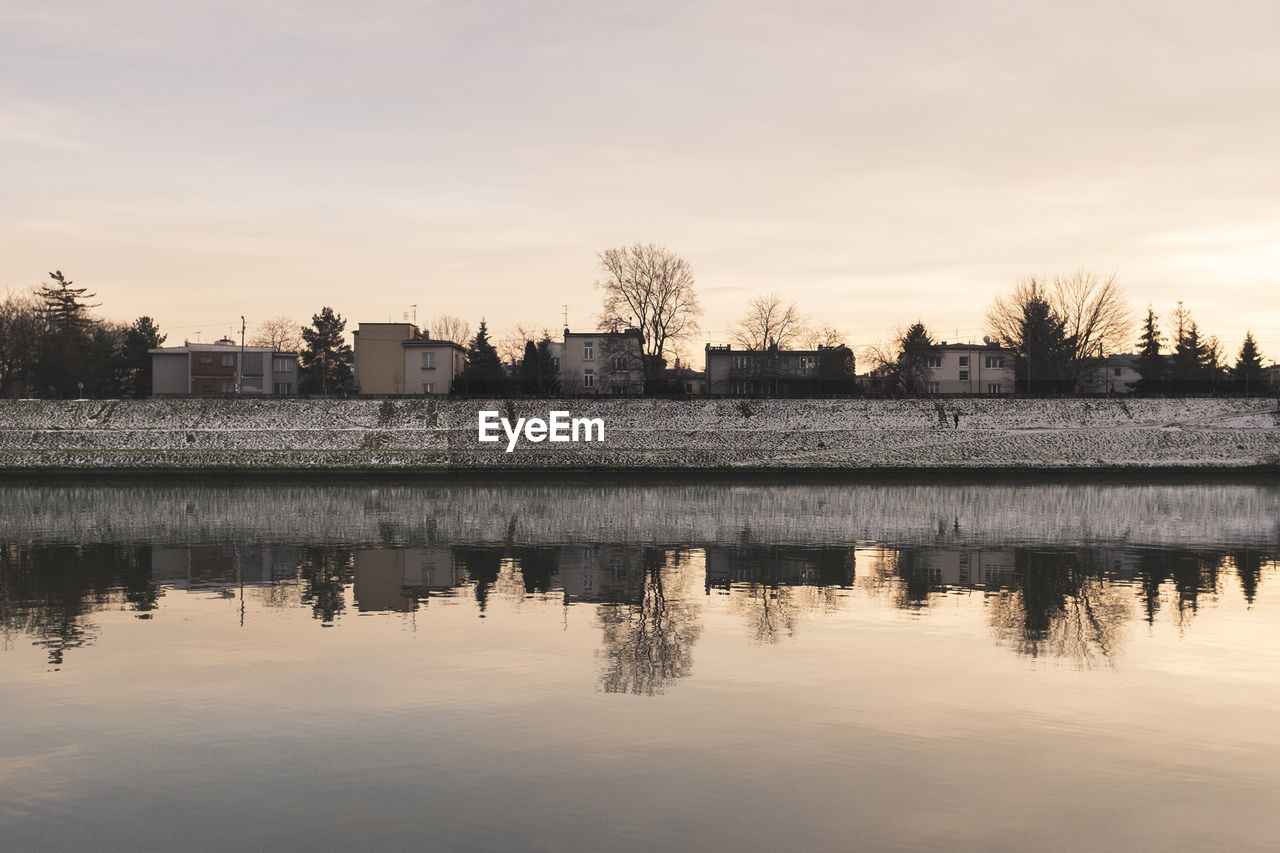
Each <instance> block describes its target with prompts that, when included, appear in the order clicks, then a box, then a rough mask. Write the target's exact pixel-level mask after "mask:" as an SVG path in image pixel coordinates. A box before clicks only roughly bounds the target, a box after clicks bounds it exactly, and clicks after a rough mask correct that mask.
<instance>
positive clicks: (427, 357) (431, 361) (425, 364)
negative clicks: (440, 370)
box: [422, 350, 436, 370]
mask: <svg viewBox="0 0 1280 853" xmlns="http://www.w3.org/2000/svg"><path fill="white" fill-rule="evenodd" d="M422 369H423V370H435V369H436V354H435V353H433V352H431V351H430V350H428V351H427V352H424V353H423V354H422Z"/></svg>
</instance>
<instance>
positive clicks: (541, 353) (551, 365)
mask: <svg viewBox="0 0 1280 853" xmlns="http://www.w3.org/2000/svg"><path fill="white" fill-rule="evenodd" d="M538 393H539V394H541V395H543V396H551V395H553V394H559V393H560V371H559V370H558V369H557V366H556V357H555V354H554V353H553V352H552V350H551V336H550V335H543V336H542V340H540V341H538Z"/></svg>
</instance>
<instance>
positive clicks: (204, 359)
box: [200, 355, 213, 364]
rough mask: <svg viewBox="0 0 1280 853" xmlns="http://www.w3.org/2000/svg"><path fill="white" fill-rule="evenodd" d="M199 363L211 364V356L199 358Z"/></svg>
mask: <svg viewBox="0 0 1280 853" xmlns="http://www.w3.org/2000/svg"><path fill="white" fill-rule="evenodd" d="M200 363H201V364H213V356H211V355H202V356H200Z"/></svg>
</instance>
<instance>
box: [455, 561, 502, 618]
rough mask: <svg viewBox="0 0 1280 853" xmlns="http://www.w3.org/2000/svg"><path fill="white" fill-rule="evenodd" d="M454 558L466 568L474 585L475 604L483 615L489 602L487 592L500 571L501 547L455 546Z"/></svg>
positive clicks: (491, 587)
mask: <svg viewBox="0 0 1280 853" xmlns="http://www.w3.org/2000/svg"><path fill="white" fill-rule="evenodd" d="M453 555H454V560H456V561H457V562H458V563H460V564H461V565H462V567H463V568H464V569H466V570H467V576H468V577H470V578H471V581H472V583H474V584H475V585H476V586H475V594H476V604H477V605H479V607H480V615H481V616H482V617H483V616H484V611H485V608H486V607H487V606H488V604H489V593H490V592H491V591H492V590H493V587H494V584H496V583H497V582H498V574H499V573H500V572H501V571H502V549H501V548H481V547H476V548H455V549H454V551H453Z"/></svg>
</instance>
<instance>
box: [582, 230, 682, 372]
mask: <svg viewBox="0 0 1280 853" xmlns="http://www.w3.org/2000/svg"><path fill="white" fill-rule="evenodd" d="M596 257H598V258H599V259H600V268H601V270H602V271H603V272H604V273H605V278H603V279H601V280H600V281H597V282H596V287H599V288H600V289H601V290H603V291H604V305H603V310H602V311H601V312H600V328H601V329H616V328H619V327H621V326H631V325H634V326H637V327H638V328H639V329H640V331H641V334H642V335H643V339H644V345H643V351H644V356H645V373H646V375H647V376H649V377H650V378H657V377H658V376H659V375H660V374H661V371H662V368H663V364H664V362H663V353H664V352H665V351H666V349H667V346H668V344H669V343H672V342H678V341H681V340H684V339H686V338H688V337H689V336H691V335H692V334H693V333H694V332H696V331H697V330H698V316H699V315H700V314H701V313H702V308H701V306H699V305H698V296H697V294H696V293H694V291H693V270H692V269H691V268H690V266H689V262H688V261H686V260H685V259H684V258H682V257H680V256H679V255H677V254H675V253H674V252H671V251H668V250H667V249H664V248H661V247H660V246H655V245H654V244H652V243H648V244H643V243H636V244H635V245H632V246H620V247H618V248H615V249H605V250H604V251H603V252H599V253H597V255H596Z"/></svg>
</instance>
